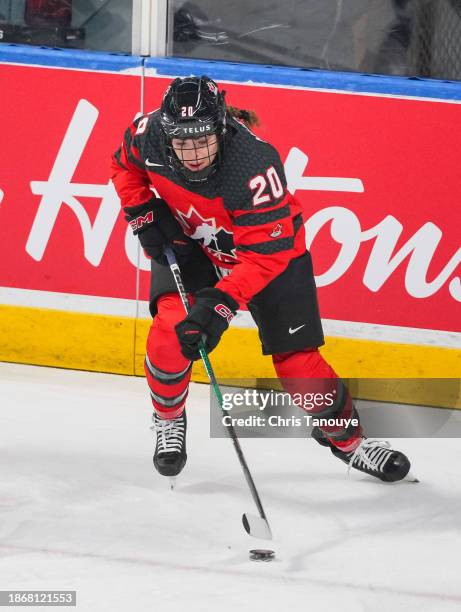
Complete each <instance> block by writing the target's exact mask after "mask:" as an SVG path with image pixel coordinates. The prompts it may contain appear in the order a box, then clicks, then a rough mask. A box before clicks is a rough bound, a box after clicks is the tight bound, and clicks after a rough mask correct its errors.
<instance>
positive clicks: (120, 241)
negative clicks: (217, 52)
mask: <svg viewBox="0 0 461 612" xmlns="http://www.w3.org/2000/svg"><path fill="white" fill-rule="evenodd" d="M0 62H1V63H0V71H1V77H2V83H4V84H5V87H4V95H3V96H2V100H1V101H0V105H1V109H2V116H3V117H4V118H5V120H4V125H3V131H4V134H3V142H4V151H7V152H8V164H6V165H5V163H4V168H3V169H4V170H5V166H6V173H5V172H3V173H2V175H1V176H0V218H1V220H2V222H1V223H0V233H1V240H0V260H1V264H0V266H1V267H0V313H1V315H0V333H1V337H2V341H1V344H0V359H1V360H4V361H17V362H23V363H33V364H43V365H52V366H59V367H68V368H78V369H86V370H95V371H107V372H114V373H123V374H142V371H143V369H142V362H143V357H144V344H145V338H146V334H147V331H148V327H149V317H148V310H147V302H146V300H147V297H148V283H149V272H148V269H149V261H148V260H147V259H146V258H145V256H144V254H143V253H142V252H140V250H139V246H138V244H137V241H136V240H135V239H134V238H133V236H131V233H130V232H129V231H127V227H126V223H125V221H124V220H123V218H122V215H121V214H120V206H119V201H118V198H117V195H116V193H115V190H114V188H113V186H112V184H111V183H110V180H109V178H110V172H109V161H110V154H111V153H112V152H113V151H114V150H115V149H116V148H117V147H118V145H119V142H120V140H121V138H122V136H123V131H124V129H125V128H126V126H127V125H128V124H129V122H130V121H131V120H132V119H133V118H134V116H135V115H136V113H138V112H140V111H149V110H152V109H154V108H156V107H157V106H158V104H159V101H160V99H161V93H162V92H163V90H164V89H165V86H166V84H167V83H168V82H169V81H170V80H171V78H172V76H176V75H185V74H191V73H194V74H203V73H206V74H209V75H210V76H212V77H214V78H216V79H217V80H218V81H219V82H221V83H222V84H223V85H224V88H225V89H226V91H227V99H228V101H229V102H230V103H232V104H233V105H234V106H239V107H241V108H246V109H252V110H255V111H256V112H257V114H258V116H259V118H260V121H261V127H260V128H258V129H257V135H258V136H259V137H260V138H263V139H267V140H269V141H271V142H272V143H273V144H275V146H277V148H278V150H279V151H280V154H281V157H282V160H283V162H284V165H285V171H286V175H287V180H288V185H289V189H290V191H292V192H293V193H294V194H295V195H296V197H297V198H298V199H299V201H300V202H301V204H302V207H303V211H304V220H305V224H306V231H307V240H308V246H309V248H310V249H311V252H312V255H313V260H314V266H315V271H316V279H317V284H318V287H319V300H320V306H321V312H322V317H323V319H324V325H325V332H326V335H327V343H326V345H325V347H324V348H323V349H322V351H323V353H324V354H325V356H326V357H327V358H328V359H329V360H330V361H331V363H332V364H333V365H334V367H335V369H336V370H337V371H338V373H340V374H341V375H343V376H348V377H361V378H365V377H370V378H372V377H394V378H397V377H429V378H436V377H441V378H444V377H452V378H456V377H459V376H460V372H461V351H460V345H461V343H460V337H461V334H460V332H461V329H460V327H461V326H460V321H461V317H460V316H459V312H460V301H461V285H460V280H459V267H460V262H461V249H460V247H459V233H460V232H459V227H460V211H459V196H460V187H459V181H458V177H459V173H460V162H459V160H460V151H459V142H461V121H460V112H461V107H460V103H459V101H460V98H461V85H459V84H456V83H446V82H437V81H430V80H426V81H424V80H420V79H416V80H412V79H400V78H395V77H378V76H367V75H350V74H349V75H345V74H339V73H325V72H321V71H315V70H312V71H309V70H298V69H285V68H284V69H281V68H274V67H263V66H261V67H255V66H246V65H235V64H234V65H232V64H224V63H213V62H197V61H195V62H192V61H186V60H174V59H168V60H162V59H149V60H144V59H142V58H137V57H126V56H118V55H105V54H98V53H84V52H67V51H57V50H54V51H53V50H43V49H33V48H26V47H19V46H11V45H2V46H1V47H0ZM5 143H6V144H5ZM274 324H276V323H275V322H274ZM213 364H214V365H215V367H216V370H217V372H218V374H219V375H220V376H223V377H227V378H229V377H241V376H246V377H248V376H250V377H253V378H255V379H258V378H265V377H272V376H273V374H274V372H273V368H272V364H271V361H270V359H269V358H267V357H266V358H264V357H262V356H261V354H260V348H259V341H258V338H257V332H256V329H255V328H254V325H253V324H252V322H251V320H250V319H249V317H248V314H247V313H242V314H241V315H240V316H239V317H237V319H236V321H235V325H233V326H232V328H231V329H230V330H229V332H227V333H226V335H225V337H224V339H223V342H222V344H221V345H220V346H219V347H218V349H217V350H216V351H215V352H214V353H213ZM194 378H195V380H198V381H201V380H205V377H204V372H203V370H202V368H201V366H200V364H196V366H195V368H194ZM410 399H411V398H410Z"/></svg>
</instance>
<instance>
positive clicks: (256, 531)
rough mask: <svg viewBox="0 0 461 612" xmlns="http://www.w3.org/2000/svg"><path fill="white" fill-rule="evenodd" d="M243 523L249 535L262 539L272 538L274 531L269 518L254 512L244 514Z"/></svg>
mask: <svg viewBox="0 0 461 612" xmlns="http://www.w3.org/2000/svg"><path fill="white" fill-rule="evenodd" d="M242 523H243V526H244V528H245V531H246V532H247V533H248V535H251V536H253V537H254V538H260V539H261V540H272V532H271V528H270V527H269V523H268V522H267V519H263V518H261V517H260V516H255V515H254V514H243V515H242Z"/></svg>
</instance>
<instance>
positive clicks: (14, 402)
mask: <svg viewBox="0 0 461 612" xmlns="http://www.w3.org/2000/svg"><path fill="white" fill-rule="evenodd" d="M188 406H189V407H188V454H189V459H188V464H187V466H186V468H185V470H184V472H183V474H182V475H181V477H180V480H179V481H178V484H177V488H176V490H175V491H170V490H169V489H168V487H167V484H166V482H165V480H164V479H162V478H161V477H160V476H158V475H157V474H156V473H155V472H154V469H153V466H152V459H151V457H152V450H153V441H152V440H153V434H152V433H151V431H150V429H149V426H150V408H149V401H148V399H147V393H146V386H145V381H144V380H143V379H141V378H133V377H124V376H114V375H107V374H93V373H86V372H74V371H68V370H57V369H50V368H39V367H32V366H20V365H12V364H0V470H1V474H0V590H6V589H9V590H19V589H27V590H32V589H38V590H45V589H55V590H58V589H61V590H63V589H71V590H77V610H82V611H85V612H87V611H88V612H93V611H95V612H102V611H104V610H110V611H111V612H119V611H124V612H125V611H131V610H133V611H136V612H137V611H144V610H146V611H147V610H153V611H159V612H167V611H168V612H192V611H196V610H197V611H208V610H213V612H214V611H219V612H221V611H222V612H227V611H231V610H232V611H233V612H234V611H235V610H244V611H247V610H248V611H252V612H254V611H256V612H259V611H268V612H272V611H274V612H275V611H277V612H280V611H283V612H285V611H286V612H288V611H292V610H294V611H298V610H299V611H301V610H302V611H306V612H308V611H312V612H323V611H328V612H332V611H340V612H349V611H350V612H360V611H370V612H381V611H382V612H391V611H392V612H394V611H413V610H414V611H418V612H420V611H424V612H432V611H433V612H445V611H448V610H450V611H451V610H453V611H454V610H458V611H459V610H460V609H461V572H460V569H459V565H460V564H459V558H460V535H461V478H460V476H459V474H460V468H461V441H460V440H459V439H439V440H437V439H431V440H421V439H412V440H406V439H405V440H395V441H394V444H395V446H398V447H399V448H401V449H402V450H404V451H406V452H407V453H408V454H409V456H410V457H411V459H412V460H413V465H414V469H415V472H416V473H417V475H418V476H419V477H420V479H421V483H420V484H411V483H407V482H404V483H399V484H397V485H385V484H382V483H379V482H377V481H374V480H373V479H370V478H369V477H366V476H362V475H360V474H357V476H356V477H354V478H353V479H347V477H346V473H345V467H344V466H343V464H342V463H340V462H339V461H338V460H337V459H335V458H334V457H333V456H332V455H331V454H330V453H329V451H328V450H327V449H324V448H322V447H320V446H318V445H317V444H316V443H315V442H314V441H312V440H303V439H273V440H267V439H266V440H252V439H246V440H243V442H242V446H243V448H244V452H245V453H246V456H247V460H248V463H249V465H250V468H251V470H252V472H253V476H254V478H255V480H256V484H257V486H258V487H259V489H260V493H261V497H262V500H263V503H264V505H265V509H266V512H267V514H268V517H269V520H270V523H271V527H272V531H273V533H274V535H275V539H274V542H273V543H272V544H270V548H273V549H274V550H275V552H276V557H277V559H276V561H273V562H272V563H257V562H253V561H249V560H248V551H249V549H251V548H255V547H256V548H257V547H258V546H259V547H261V546H262V547H267V544H268V543H265V542H261V543H259V542H257V541H255V540H253V539H251V538H250V537H249V536H248V535H247V534H246V533H245V532H244V530H243V528H242V525H241V522H240V518H241V515H242V512H254V508H253V502H252V500H251V497H250V496H249V494H248V491H247V488H246V484H245V481H244V479H243V476H242V474H241V471H240V466H239V464H238V461H237V459H236V457H235V455H234V450H233V448H232V444H231V443H230V441H229V440H226V439H210V437H209V420H208V410H209V407H208V406H209V388H208V386H206V385H192V387H191V394H190V400H189V405H188ZM34 609H35V610H47V609H49V608H43V607H36V608H34Z"/></svg>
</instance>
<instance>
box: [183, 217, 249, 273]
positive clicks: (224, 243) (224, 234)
mask: <svg viewBox="0 0 461 612" xmlns="http://www.w3.org/2000/svg"><path fill="white" fill-rule="evenodd" d="M176 213H177V215H176V218H177V219H178V221H179V223H180V224H181V225H182V227H183V229H184V233H185V234H187V236H189V237H190V238H192V239H193V240H197V241H198V242H200V243H201V244H202V246H203V248H204V250H205V251H208V252H209V253H210V255H212V256H213V257H214V258H215V259H218V260H219V261H221V262H223V263H235V262H236V261H237V255H236V253H235V246H234V240H233V238H232V233H231V232H228V231H227V230H226V229H224V228H223V227H222V226H221V225H217V224H216V219H215V217H205V218H204V217H202V216H201V215H200V213H199V212H197V210H196V209H195V208H194V207H193V206H191V207H190V208H189V210H188V211H187V213H186V214H184V213H182V212H181V211H179V210H178V209H176Z"/></svg>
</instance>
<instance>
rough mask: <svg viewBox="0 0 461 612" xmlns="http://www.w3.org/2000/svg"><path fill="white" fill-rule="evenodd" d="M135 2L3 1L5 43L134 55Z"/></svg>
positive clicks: (0, 24) (0, 29) (0, 21)
mask: <svg viewBox="0 0 461 612" xmlns="http://www.w3.org/2000/svg"><path fill="white" fill-rule="evenodd" d="M132 12H133V2H132V0H0V37H1V39H2V41H3V42H16V43H22V44H32V45H46V46H56V47H69V48H77V49H93V50H98V51H122V52H127V53H130V52H131V40H132V35H131V30H132Z"/></svg>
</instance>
